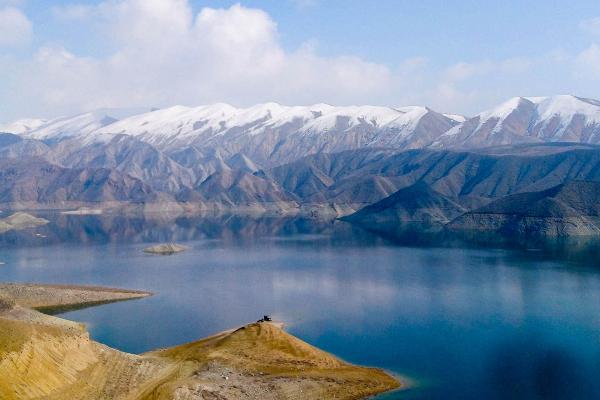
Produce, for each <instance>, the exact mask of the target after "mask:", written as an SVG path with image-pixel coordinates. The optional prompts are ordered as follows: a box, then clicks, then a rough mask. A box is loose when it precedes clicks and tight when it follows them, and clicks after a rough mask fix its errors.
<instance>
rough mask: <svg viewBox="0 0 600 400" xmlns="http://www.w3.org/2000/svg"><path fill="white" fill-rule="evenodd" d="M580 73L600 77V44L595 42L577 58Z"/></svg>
mask: <svg viewBox="0 0 600 400" xmlns="http://www.w3.org/2000/svg"><path fill="white" fill-rule="evenodd" d="M576 63H577V66H578V67H579V70H578V74H580V75H584V76H591V77H594V78H596V79H600V45H598V44H597V43H593V44H592V45H591V46H589V47H588V48H587V49H585V50H583V51H582V52H581V53H579V55H578V56H577V58H576Z"/></svg>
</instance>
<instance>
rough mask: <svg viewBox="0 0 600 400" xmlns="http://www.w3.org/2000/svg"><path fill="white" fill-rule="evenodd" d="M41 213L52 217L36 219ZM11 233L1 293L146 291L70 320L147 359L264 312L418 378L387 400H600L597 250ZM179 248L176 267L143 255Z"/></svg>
mask: <svg viewBox="0 0 600 400" xmlns="http://www.w3.org/2000/svg"><path fill="white" fill-rule="evenodd" d="M39 215H41V214H39ZM43 216H45V217H46V218H48V219H50V220H51V223H50V224H48V225H46V226H43V227H40V228H36V229H32V230H25V231H19V232H8V233H5V234H3V235H0V261H2V262H4V263H5V265H0V280H2V281H10V282H39V283H73V284H90V285H105V286H114V287H122V288H131V289H142V290H149V291H152V292H154V293H155V295H154V296H152V297H150V298H145V299H141V300H134V301H127V302H120V303H113V304H108V305H103V306H99V307H93V308H87V309H83V310H78V311H72V312H68V313H65V314H62V316H63V317H64V318H68V319H72V320H76V321H81V322H84V323H86V324H87V326H88V328H89V330H90V332H91V334H92V336H93V338H94V339H96V340H98V341H100V342H102V343H105V344H107V345H109V346H113V347H116V348H118V349H121V350H124V351H128V352H134V353H141V352H144V351H148V350H151V349H155V348H158V347H165V346H171V345H176V344H180V343H183V342H188V341H192V340H196V339H199V338H202V337H205V336H208V335H210V334H212V333H215V332H218V331H222V330H224V329H228V328H231V327H235V326H239V325H241V324H244V323H247V322H250V321H254V320H256V319H258V318H260V317H262V316H263V315H264V314H268V315H272V316H273V317H274V318H275V319H278V320H282V321H284V322H285V323H286V325H287V327H288V330H289V331H290V332H291V333H292V334H294V335H297V336H299V337H300V338H302V339H303V340H305V341H307V342H309V343H311V344H313V345H315V346H318V347H320V348H322V349H324V350H327V351H329V352H331V353H333V354H335V355H337V356H339V357H341V358H343V359H345V360H347V361H350V362H353V363H358V364H363V365H372V366H377V367H381V368H385V369H387V370H389V371H392V372H394V373H397V374H400V375H403V376H406V377H408V378H409V379H410V380H411V381H412V382H413V385H414V386H413V388H412V389H410V390H407V391H403V392H397V393H390V394H386V395H384V396H380V398H381V399H455V398H456V399H496V398H497V399H500V398H502V399H520V398H523V399H548V398H556V399H590V398H600V379H599V378H600V261H599V260H600V245H599V243H598V241H595V240H582V239H580V240H571V241H563V242H559V241H555V242H551V241H537V240H519V239H516V238H515V239H514V240H513V241H507V240H504V239H499V238H493V237H492V238H486V237H484V236H483V235H472V237H456V236H452V235H447V234H435V233H432V234H430V233H419V232H416V231H414V230H412V229H408V230H398V229H396V230H393V229H392V230H389V229H378V231H372V230H371V231H369V230H365V229H363V228H361V227H357V226H352V225H350V224H348V223H345V222H341V221H318V220H310V219H291V218H266V217H265V218H261V219H252V218H247V217H235V216H225V217H206V218H201V217H194V218H184V217H179V218H170V217H166V216H153V217H125V216H65V215H59V214H47V215H43ZM165 241H173V242H178V243H181V244H184V245H187V246H189V247H190V249H189V250H188V251H187V252H184V253H181V254H177V255H172V256H155V255H148V254H144V253H143V252H142V249H143V248H144V247H146V246H148V245H149V244H152V243H158V242H165Z"/></svg>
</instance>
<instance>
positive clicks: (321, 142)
mask: <svg viewBox="0 0 600 400" xmlns="http://www.w3.org/2000/svg"><path fill="white" fill-rule="evenodd" d="M459 119H460V118H459V117H456V116H452V117H450V116H445V115H443V114H440V113H437V112H435V111H433V110H431V109H429V108H426V107H416V106H413V107H375V106H350V107H334V106H330V105H327V104H317V105H313V106H306V107H300V106H296V107H289V106H283V105H280V104H277V103H265V104H259V105H256V106H253V107H249V108H236V107H233V106H231V105H228V104H222V103H218V104H213V105H207V106H200V107H184V106H174V107H169V108H165V109H159V110H155V111H152V112H146V113H142V114H137V115H133V116H130V117H127V118H124V119H121V120H118V121H117V120H115V119H114V118H112V117H111V116H109V115H107V114H106V113H104V112H91V113H85V114H80V115H77V116H74V117H69V118H58V119H55V120H51V121H49V122H46V123H45V124H42V125H41V126H39V127H38V128H36V129H32V130H28V131H25V132H21V134H22V135H23V136H24V137H27V138H31V139H37V140H43V141H45V142H51V141H52V142H59V141H62V140H65V139H69V138H73V137H77V138H78V141H79V143H82V144H86V145H89V144H92V143H109V142H110V141H111V140H112V139H113V138H114V137H115V135H128V136H132V137H135V138H136V139H139V140H141V141H143V142H146V143H148V144H151V145H153V146H155V147H157V148H158V149H160V150H161V151H165V152H167V153H168V154H173V153H178V152H180V151H181V150H184V149H186V148H189V147H194V148H198V149H216V150H219V152H220V153H221V154H222V156H223V157H224V158H229V157H233V156H235V155H236V154H238V153H242V154H244V155H245V156H247V157H249V158H250V159H251V160H252V161H253V162H257V163H258V164H260V165H270V164H281V163H285V162H289V161H293V160H295V159H297V158H299V157H303V156H305V155H308V154H314V153H318V152H335V151H342V150H352V149H357V148H362V147H396V148H418V147H424V146H427V145H429V144H430V143H431V142H433V141H434V140H436V139H437V138H438V137H439V136H440V135H442V134H443V133H444V132H446V131H447V130H448V129H450V128H451V127H453V126H455V125H457V124H458V123H459V122H458V120H459ZM192 161H193V160H192ZM198 161H200V160H198Z"/></svg>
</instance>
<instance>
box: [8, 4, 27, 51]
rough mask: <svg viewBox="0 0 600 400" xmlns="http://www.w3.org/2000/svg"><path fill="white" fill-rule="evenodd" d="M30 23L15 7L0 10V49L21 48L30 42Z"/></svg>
mask: <svg viewBox="0 0 600 400" xmlns="http://www.w3.org/2000/svg"><path fill="white" fill-rule="evenodd" d="M31 35H32V25H31V21H29V19H28V18H27V16H26V15H25V14H23V13H22V12H21V11H20V10H19V9H17V8H15V7H10V6H9V7H4V8H0V47H12V46H21V45H24V44H27V43H28V42H29V41H30V40H31Z"/></svg>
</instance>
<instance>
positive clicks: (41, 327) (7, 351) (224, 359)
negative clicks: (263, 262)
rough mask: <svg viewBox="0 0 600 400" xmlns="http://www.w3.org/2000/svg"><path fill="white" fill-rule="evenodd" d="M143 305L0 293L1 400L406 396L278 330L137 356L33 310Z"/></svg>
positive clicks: (238, 333) (3, 286) (14, 287)
mask: <svg viewBox="0 0 600 400" xmlns="http://www.w3.org/2000/svg"><path fill="white" fill-rule="evenodd" d="M11 294H12V296H11ZM151 295H152V293H150V292H145V291H140V290H124V289H117V288H103V287H99V286H81V285H60V284H52V285H40V284H15V283H11V284H7V283H0V303H2V304H0V305H2V307H0V398H3V399H7V400H29V399H34V398H38V397H44V398H46V399H48V400H58V399H63V398H71V399H81V400H83V399H86V400H88V399H98V400H100V399H105V398H113V399H131V398H135V399H137V400H149V399H153V400H167V399H172V398H174V397H177V398H180V397H181V398H185V399H189V400H196V399H197V400H200V399H206V398H214V399H220V400H230V399H231V400H233V399H238V398H254V399H265V400H279V399H284V398H296V397H298V396H301V397H300V398H303V399H315V400H316V399H322V398H342V399H348V400H352V399H356V400H358V399H364V398H371V397H372V396H375V395H379V394H382V393H386V392H389V391H391V390H394V389H398V388H406V386H405V385H406V381H405V380H404V379H400V378H399V377H397V376H395V374H390V373H388V372H386V371H384V370H382V369H380V368H373V367H363V366H357V365H353V364H349V363H347V362H345V361H343V360H341V359H339V358H337V357H335V356H334V355H332V354H330V353H327V352H325V351H322V350H320V349H318V348H316V347H314V346H311V345H310V344H308V343H306V342H304V341H302V340H301V339H299V338H296V337H294V336H292V335H291V334H289V333H287V332H285V331H284V330H282V326H281V324H280V323H277V322H254V323H250V324H247V325H244V326H241V327H239V328H237V329H231V330H226V331H223V332H220V333H217V334H214V335H211V336H209V337H207V338H204V339H200V340H198V341H194V342H191V343H185V344H181V345H178V346H174V347H170V348H165V349H156V350H153V351H150V352H148V353H144V354H141V355H135V354H129V353H124V352H121V351H118V350H116V349H112V348H110V347H108V346H106V345H103V344H101V343H97V342H95V341H93V340H91V339H90V337H89V334H88V332H87V330H86V329H85V327H84V325H83V324H80V323H77V322H72V321H69V320H65V319H62V318H59V317H54V316H51V315H47V314H43V313H41V312H39V311H36V310H34V309H33V307H32V306H31V305H32V304H33V305H35V306H36V307H35V308H36V309H37V310H39V309H42V310H48V309H52V308H54V310H56V309H57V307H58V308H60V309H64V307H91V306H94V305H99V304H105V303H109V302H114V301H125V300H130V299H139V298H144V297H148V296H151ZM92 298H93V299H95V300H93V301H91V300H90V299H92ZM3 299H4V300H3ZM83 300H85V301H83ZM94 302H95V303H94ZM31 351H33V352H34V353H30V352H31ZM30 354H31V355H30ZM31 357H33V358H31ZM5 361H9V362H5ZM25 361H26V367H25V364H23V365H21V363H22V362H25ZM34 394H35V395H34ZM290 396H291V397H290Z"/></svg>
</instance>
